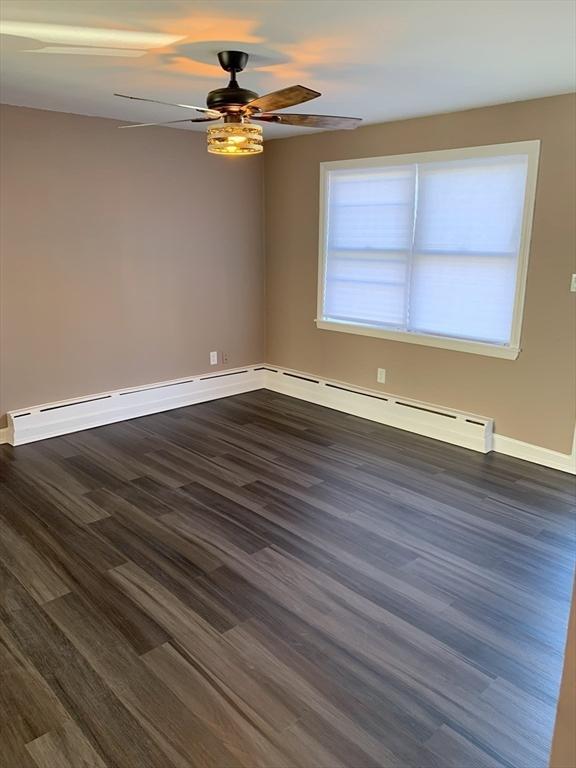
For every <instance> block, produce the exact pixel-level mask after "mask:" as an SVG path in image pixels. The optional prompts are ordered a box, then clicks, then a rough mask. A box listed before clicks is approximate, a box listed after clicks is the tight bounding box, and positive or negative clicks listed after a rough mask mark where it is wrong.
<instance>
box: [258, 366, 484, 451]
mask: <svg viewBox="0 0 576 768" xmlns="http://www.w3.org/2000/svg"><path fill="white" fill-rule="evenodd" d="M265 370H266V388H267V389H271V390H273V391H274V392H280V393H282V394H285V395H290V397H296V398H299V399H301V400H306V401H308V402H311V403H317V404H318V405H323V406H325V407H327V408H333V409H334V410H337V411H342V412H344V413H348V414H352V415H353V416H359V417H361V418H364V419H369V420H370V421H377V422H379V423H380V424H387V425H388V426H391V427H396V428H398V429H404V430H407V431H408V432H415V433H417V434H419V435H424V436H426V437H432V438H434V439H436V440H442V441H444V442H446V443H452V444H453V445H460V446H462V447H464V448H470V449H471V450H474V451H479V452H481V453H489V452H490V451H491V450H492V447H493V446H492V439H493V426H494V425H493V420H492V419H488V418H484V417H483V416H477V415H476V414H472V413H465V412H462V411H455V410H452V409H450V408H444V407H442V406H438V405H432V404H430V403H424V402H420V401H418V400H410V399H407V398H404V397H397V396H396V395H390V394H387V393H385V392H378V391H377V390H372V389H364V388H362V387H353V386H351V385H349V384H346V383H343V382H337V381H329V380H326V379H320V378H316V377H314V376H310V375H309V374H305V373H300V372H298V371H289V370H286V369H280V368H276V367H273V366H267V367H266V369H265Z"/></svg>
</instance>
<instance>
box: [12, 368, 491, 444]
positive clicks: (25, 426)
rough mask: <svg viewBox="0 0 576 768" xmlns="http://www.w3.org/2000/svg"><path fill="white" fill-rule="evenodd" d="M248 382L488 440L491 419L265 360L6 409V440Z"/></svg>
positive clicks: (83, 425) (170, 404)
mask: <svg viewBox="0 0 576 768" xmlns="http://www.w3.org/2000/svg"><path fill="white" fill-rule="evenodd" d="M256 389H269V390H272V391H274V392H278V393H282V394H286V395H289V396H291V397H296V398H299V399H301V400H307V401H308V402H313V403H316V404H318V405H323V406H326V407H328V408H333V409H335V410H338V411H342V412H344V413H349V414H352V415H355V416H359V417H361V418H365V419H369V420H371V421H376V422H379V423H381V424H387V425H389V426H392V427H397V428H399V429H404V430H407V431H410V432H415V433H417V434H420V435H425V436H426V437H431V438H435V439H437V440H443V441H444V442H448V443H452V444H454V445H460V446H463V447H465V448H470V449H472V450H475V451H480V452H482V453H488V452H489V451H491V450H492V447H493V446H492V433H493V424H492V419H487V418H484V417H481V416H477V415H475V414H469V413H463V412H459V411H455V410H452V409H447V408H443V407H440V406H437V405H433V404H430V403H424V402H419V401H415V400H408V399H406V398H400V397H396V396H394V395H390V394H387V393H384V392H378V391H376V390H369V389H363V388H361V387H354V386H352V385H349V384H347V383H345V382H338V381H328V380H325V379H321V378H318V377H315V376H313V375H311V374H307V373H302V372H300V371H292V370H288V369H282V368H278V367H276V366H270V365H265V364H262V365H258V366H253V367H246V368H241V369H235V370H226V371H218V372H215V373H213V374H210V373H204V374H201V375H198V376H194V377H187V378H185V379H177V380H174V381H164V382H158V383H157V384H153V385H146V386H142V387H132V388H130V389H124V390H116V391H114V392H104V393H100V394H94V395H91V396H89V397H85V398H78V399H75V400H64V401H61V402H58V403H48V404H46V405H41V406H35V407H33V408H26V409H22V410H20V411H11V412H10V413H9V414H8V442H10V443H11V444H12V445H23V444H25V443H30V442H34V441H36V440H44V439H46V438H49V437H56V436H58V435H65V434H68V433H70V432H77V431H80V430H83V429H90V428H92V427H99V426H103V425H105V424H112V423H114V422H117V421H124V420H127V419H134V418H137V417H139V416H146V415H149V414H152V413H159V412H161V411H167V410H171V409H173V408H182V407H184V406H188V405H193V404H195V403H201V402H206V401H208V400H215V399H217V398H221V397H229V396H231V395H237V394H241V393H243V392H251V391H253V390H256Z"/></svg>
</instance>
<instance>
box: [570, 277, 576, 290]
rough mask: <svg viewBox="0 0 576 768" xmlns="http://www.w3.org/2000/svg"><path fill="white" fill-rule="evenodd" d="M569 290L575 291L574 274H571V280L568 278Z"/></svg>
mask: <svg viewBox="0 0 576 768" xmlns="http://www.w3.org/2000/svg"><path fill="white" fill-rule="evenodd" d="M570 290H571V291H572V293H576V274H575V275H572V280H570Z"/></svg>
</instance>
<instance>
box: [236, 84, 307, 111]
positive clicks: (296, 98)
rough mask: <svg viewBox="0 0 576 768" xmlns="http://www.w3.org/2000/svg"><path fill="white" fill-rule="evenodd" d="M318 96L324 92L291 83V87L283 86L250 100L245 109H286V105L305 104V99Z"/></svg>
mask: <svg viewBox="0 0 576 768" xmlns="http://www.w3.org/2000/svg"><path fill="white" fill-rule="evenodd" d="M318 96H322V94H321V93H319V92H318V91H313V90H312V89H311V88H305V87H304V86H303V85H291V86H290V87H289V88H282V89H281V90H280V91H273V92H272V93H267V94H265V95H264V96H259V97H258V98H257V99H254V100H253V101H249V102H248V104H246V106H245V109H246V110H247V111H250V112H252V111H254V112H271V111H272V110H274V109H285V108H286V107H293V106H294V105H295V104H303V103H304V102H305V101H310V99H316V98H318Z"/></svg>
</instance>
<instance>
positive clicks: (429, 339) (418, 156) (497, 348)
mask: <svg viewBox="0 0 576 768" xmlns="http://www.w3.org/2000/svg"><path fill="white" fill-rule="evenodd" d="M500 155H504V156H506V155H527V156H528V173H527V178H526V196H525V200H524V217H523V220H522V229H521V236H520V248H519V250H518V265H517V272H516V293H515V296H514V313H513V316H512V333H511V337H510V343H509V344H491V343H488V342H480V341H468V340H466V339H458V338H453V337H448V336H435V335H433V334H424V333H413V332H411V331H393V330H389V329H386V328H380V327H375V326H371V325H369V324H366V325H361V324H351V323H345V322H339V321H337V320H324V319H323V312H324V290H325V285H326V240H327V226H326V225H327V215H326V214H327V209H326V200H327V194H326V191H327V186H328V172H329V171H332V170H338V169H340V170H341V169H344V168H358V169H362V168H373V167H378V166H394V165H408V164H411V163H425V162H438V161H443V160H458V159H461V158H476V157H498V156H500ZM539 156H540V141H539V140H538V139H536V140H533V141H515V142H510V143H508V144H488V145H486V146H482V147H463V148H462V149H446V150H436V151H431V152H415V153H412V154H408V155H389V156H384V157H367V158H362V159H359V160H338V161H335V162H327V163H320V237H319V246H320V252H319V257H318V306H317V313H318V314H317V318H318V319H316V321H315V322H316V327H317V328H319V329H321V330H325V331H338V332H340V333H352V334H357V335H360V336H374V337H376V338H379V339H390V340H392V341H401V342H406V343H408V344H422V345H424V346H428V347H440V348H442V349H452V350H455V351H458V352H471V353H472V354H476V355H487V356H489V357H501V358H506V359H508V360H515V359H516V358H517V357H518V355H519V353H520V339H521V333H522V318H523V314H524V297H525V293H526V277H527V273H528V257H529V254H530V238H531V235H532V219H533V216H534V200H535V197H536V179H537V176H538V160H539Z"/></svg>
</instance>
